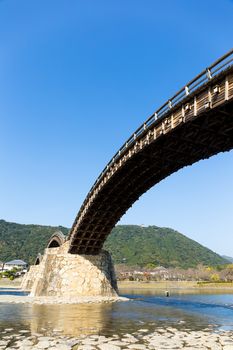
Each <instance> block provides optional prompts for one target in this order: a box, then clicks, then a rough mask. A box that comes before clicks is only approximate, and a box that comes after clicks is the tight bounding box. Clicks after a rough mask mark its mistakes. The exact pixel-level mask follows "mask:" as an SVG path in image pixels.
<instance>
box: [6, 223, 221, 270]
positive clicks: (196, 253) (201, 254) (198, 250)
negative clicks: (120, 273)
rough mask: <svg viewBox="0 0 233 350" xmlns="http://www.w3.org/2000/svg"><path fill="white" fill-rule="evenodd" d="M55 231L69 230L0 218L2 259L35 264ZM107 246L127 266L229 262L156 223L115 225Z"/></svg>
mask: <svg viewBox="0 0 233 350" xmlns="http://www.w3.org/2000/svg"><path fill="white" fill-rule="evenodd" d="M56 230H60V231H62V232H63V233H64V234H67V233H68V231H69V229H68V228H65V227H62V226H58V227H54V226H41V225H22V224H16V223H9V222H6V221H4V220H0V261H7V260H11V259H16V258H17V259H22V260H25V261H27V262H29V263H30V264H33V262H34V261H35V258H36V256H37V254H38V253H39V252H40V253H43V251H44V248H45V247H46V246H47V243H48V240H49V238H50V236H51V235H52V234H53V233H54V232H55V231H56ZM104 248H105V249H107V250H109V252H110V253H111V254H112V257H113V259H114V262H115V263H125V264H127V265H139V266H146V265H148V264H149V265H152V266H153V265H155V266H157V265H163V266H165V267H185V268H186V267H193V266H196V265H198V264H203V265H218V264H224V263H227V261H226V260H225V259H224V258H222V257H221V256H219V255H218V254H216V253H214V252H213V251H211V250H210V249H207V248H205V247H203V246H202V245H200V244H199V243H197V242H195V241H193V240H191V239H189V238H187V237H186V236H184V235H182V234H181V233H179V232H177V231H174V230H172V229H170V228H161V227H157V226H148V227H141V226H137V225H119V226H116V227H115V228H114V229H113V231H112V233H111V235H110V236H109V237H108V239H107V240H106V242H105V244H104Z"/></svg>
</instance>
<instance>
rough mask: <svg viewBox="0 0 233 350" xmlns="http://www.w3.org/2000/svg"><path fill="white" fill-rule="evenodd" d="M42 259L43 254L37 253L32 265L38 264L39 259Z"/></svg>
mask: <svg viewBox="0 0 233 350" xmlns="http://www.w3.org/2000/svg"><path fill="white" fill-rule="evenodd" d="M42 259H43V255H41V254H40V253H39V254H38V255H37V257H36V260H35V263H34V265H40V263H41V261H42Z"/></svg>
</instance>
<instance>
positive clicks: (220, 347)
mask: <svg viewBox="0 0 233 350" xmlns="http://www.w3.org/2000/svg"><path fill="white" fill-rule="evenodd" d="M0 339H1V340H0V349H8V350H10V349H12V350H13V349H19V350H33V349H50V350H123V349H124V350H126V349H129V350H130V349H131V350H147V349H148V350H149V349H150V350H152V349H159V350H163V349H164V350H165V349H189V350H190V349H203V350H204V349H205V350H207V349H212V350H213V349H214V350H232V349H233V334H232V332H229V331H225V332H219V333H217V332H214V331H213V330H211V329H204V330H203V331H191V330H188V329H187V330H184V331H180V330H177V329H176V328H172V327H169V328H167V329H163V328H157V329H155V330H154V331H153V332H149V330H148V329H146V328H141V329H138V330H137V331H135V332H133V333H132V334H129V333H125V334H113V335H112V336H105V335H100V334H92V335H88V336H87V335H85V334H83V335H81V336H79V337H67V336H60V335H58V334H53V335H48V336H44V335H43V334H38V333H31V332H30V331H29V330H19V331H18V332H16V331H15V330H14V329H13V328H6V329H5V330H4V331H2V332H1V334H0Z"/></svg>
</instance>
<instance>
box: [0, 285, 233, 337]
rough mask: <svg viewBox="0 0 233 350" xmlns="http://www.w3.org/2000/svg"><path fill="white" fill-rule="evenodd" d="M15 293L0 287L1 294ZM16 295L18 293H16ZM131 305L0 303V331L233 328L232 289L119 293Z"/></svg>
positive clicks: (70, 333) (75, 333) (122, 331)
mask: <svg viewBox="0 0 233 350" xmlns="http://www.w3.org/2000/svg"><path fill="white" fill-rule="evenodd" d="M7 293H10V294H11V293H15V291H13V290H12V291H11V290H9V289H8V290H4V289H0V295H1V294H7ZM16 293H19V292H16ZM121 295H123V296H126V297H128V298H130V300H129V301H124V302H116V303H105V304H77V305H34V304H7V303H1V304H0V333H1V332H4V329H6V328H13V329H14V332H15V331H16V330H17V331H19V330H27V331H28V332H30V333H40V334H43V335H51V334H63V335H68V336H79V335H80V334H86V335H88V334H102V335H106V336H111V335H113V334H115V333H117V334H125V333H133V332H135V331H137V330H138V329H139V328H146V329H148V330H149V331H150V330H151V331H152V330H153V331H154V330H155V329H156V328H161V327H162V328H168V327H175V328H176V329H179V330H183V329H185V330H187V329H188V330H194V331H199V330H203V329H211V330H214V331H222V330H223V331H225V330H227V331H228V330H230V331H231V330H233V291H227V290H225V291H221V292H220V291H216V290H205V291H203V290H187V291H185V290H183V291H182V292H181V291H180V290H173V291H172V292H171V295H170V297H165V296H164V291H161V292H159V291H154V290H151V289H148V290H145V289H143V290H142V291H140V290H130V289H129V290H122V291H121Z"/></svg>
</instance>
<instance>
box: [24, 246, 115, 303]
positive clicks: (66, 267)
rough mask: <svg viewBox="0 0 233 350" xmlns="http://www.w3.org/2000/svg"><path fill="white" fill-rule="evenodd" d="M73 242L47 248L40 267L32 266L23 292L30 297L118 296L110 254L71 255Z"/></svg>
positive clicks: (25, 278)
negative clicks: (27, 291) (26, 291)
mask: <svg viewBox="0 0 233 350" xmlns="http://www.w3.org/2000/svg"><path fill="white" fill-rule="evenodd" d="M68 246H69V242H65V243H64V244H63V245H62V246H60V247H57V248H47V249H46V250H45V254H44V256H43V259H42V261H41V263H40V265H36V266H31V268H30V270H29V271H28V273H27V274H26V275H25V277H24V279H23V281H22V285H21V288H22V289H24V290H31V293H30V296H60V297H71V298H72V297H78V296H117V282H116V277H115V271H114V266H113V263H112V259H111V256H110V254H109V253H108V252H107V251H102V252H101V253H100V254H98V255H75V254H69V253H68V252H67V251H68Z"/></svg>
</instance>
